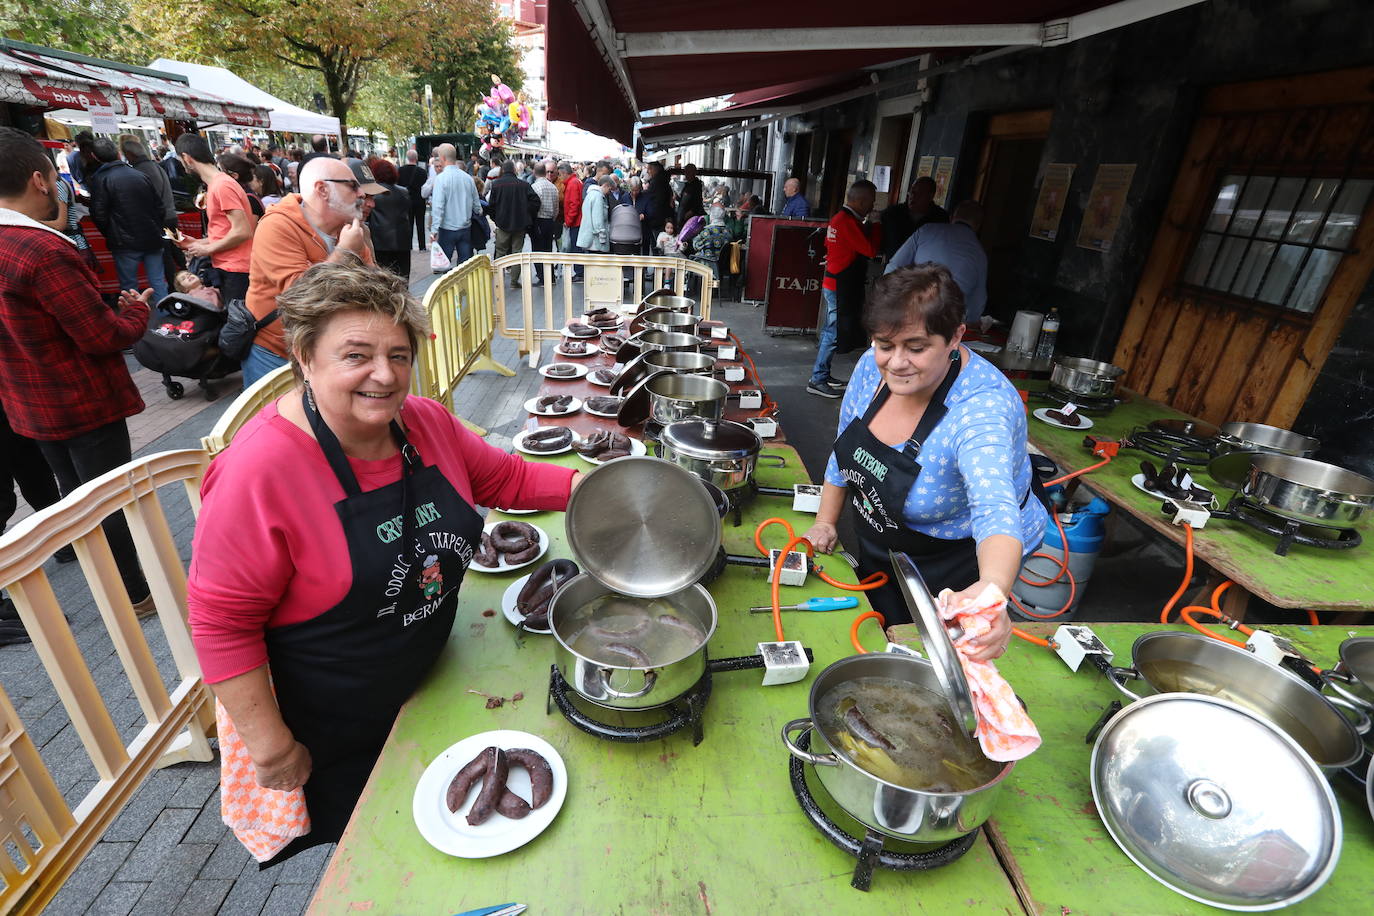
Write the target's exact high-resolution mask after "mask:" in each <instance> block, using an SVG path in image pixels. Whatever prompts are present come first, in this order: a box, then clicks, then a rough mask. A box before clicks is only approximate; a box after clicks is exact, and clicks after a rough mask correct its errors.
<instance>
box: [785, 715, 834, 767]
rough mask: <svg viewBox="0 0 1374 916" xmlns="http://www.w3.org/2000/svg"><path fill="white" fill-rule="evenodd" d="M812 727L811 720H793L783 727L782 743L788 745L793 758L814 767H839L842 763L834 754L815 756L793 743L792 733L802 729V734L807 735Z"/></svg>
mask: <svg viewBox="0 0 1374 916" xmlns="http://www.w3.org/2000/svg"><path fill="white" fill-rule="evenodd" d="M812 727H813V726H812V724H811V720H810V719H793V720H792V721H791V722H788V723H787V724H786V725H784V726H783V727H782V743H783V744H785V745H787V750H788V753H790V754H791V755H792V756H793V757H796V758H797V759H798V760H804V761H806V762H807V763H809V764H811V765H812V766H818V767H835V766H839V765H840V762H839V761H838V760H836V759H835V755H834V754H813V753H811V752H810V751H804V750H802V749H801V748H799V747H797V745H796V744H795V743H794V742H793V741H792V732H794V731H797V730H799V729H800V730H801V731H802V734H806V733H807V732H809V731H811V729H812Z"/></svg>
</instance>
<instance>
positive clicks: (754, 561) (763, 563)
mask: <svg viewBox="0 0 1374 916" xmlns="http://www.w3.org/2000/svg"><path fill="white" fill-rule="evenodd" d="M789 495H790V491H789ZM837 555H838V554H837ZM727 566H748V567H752V568H753V569H772V568H773V561H772V559H770V558H769V557H765V556H762V555H758V554H738V553H726V552H725V548H724V547H722V548H720V552H719V553H717V554H716V560H715V562H714V563H712V564H711V567H710V569H708V570H706V572H705V573H704V574H703V575H702V577H701V578H700V579H698V580H697V584H699V585H710V584H711V583H712V582H714V581H716V580H717V579H719V578H720V576H721V573H723V572H725V567H727ZM784 568H785V569H791V568H792V567H791V566H785V567H784ZM818 568H819V567H817V566H816V562H815V561H814V560H812V559H811V558H810V557H807V558H806V567H805V569H806V575H808V576H809V575H811V574H813V573H814V572H815V571H816V570H817V569H818ZM786 581H787V580H786V578H784V579H783V582H784V584H786Z"/></svg>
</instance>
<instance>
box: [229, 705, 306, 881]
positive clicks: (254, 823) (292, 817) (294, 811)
mask: <svg viewBox="0 0 1374 916" xmlns="http://www.w3.org/2000/svg"><path fill="white" fill-rule="evenodd" d="M215 724H216V726H218V728H219V810H220V818H221V819H222V820H223V821H224V823H225V824H226V825H228V827H229V829H230V830H233V831H234V836H236V837H238V841H239V842H240V843H242V844H243V845H244V848H245V849H247V850H248V851H249V852H250V853H252V855H253V858H254V859H257V860H258V861H259V862H266V861H267V860H268V859H270V858H272V857H273V856H275V855H276V854H277V853H279V852H281V851H282V850H283V849H284V848H286V845H287V844H288V843H290V842H291V841H292V840H294V839H295V838H296V837H298V836H304V835H305V834H307V833H309V832H310V813H309V812H308V811H306V810H305V790H303V789H292V790H291V791H290V792H283V791H282V790H280V789H268V788H266V787H264V786H260V785H258V777H257V770H256V769H255V768H254V767H253V759H252V758H251V757H249V756H248V747H247V745H245V744H244V743H243V739H242V738H240V737H239V733H238V730H237V729H236V728H234V722H233V720H232V719H230V718H229V713H227V712H225V710H224V707H223V706H222V705H220V702H219V701H218V700H216V701H215Z"/></svg>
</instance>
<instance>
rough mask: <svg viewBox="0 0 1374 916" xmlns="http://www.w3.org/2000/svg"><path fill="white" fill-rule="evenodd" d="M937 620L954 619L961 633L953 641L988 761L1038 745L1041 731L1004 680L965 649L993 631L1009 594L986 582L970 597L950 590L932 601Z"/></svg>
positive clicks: (1015, 757)
mask: <svg viewBox="0 0 1374 916" xmlns="http://www.w3.org/2000/svg"><path fill="white" fill-rule="evenodd" d="M936 604H937V606H938V607H939V610H940V618H941V619H942V620H944V621H945V622H946V623H954V624H956V625H957V626H958V627H960V628H961V629H962V630H963V631H964V634H963V635H962V636H960V637H959V638H958V639H957V640H955V643H954V649H955V651H956V652H958V653H959V662H960V663H961V664H962V665H963V666H964V677H965V678H966V679H967V680H968V686H969V690H970V691H971V692H972V693H973V709H974V712H976V713H977V714H978V731H977V736H978V743H979V744H980V745H982V748H983V754H984V755H985V756H986V757H987V758H988V759H989V760H997V761H1008V760H1020V759H1021V758H1022V757H1025V756H1028V755H1029V754H1030V753H1031V752H1032V751H1034V750H1035V749H1036V748H1037V747H1039V746H1040V732H1039V731H1037V730H1036V728H1035V723H1034V722H1032V721H1031V719H1030V716H1028V715H1026V711H1025V710H1024V709H1022V708H1021V704H1020V702H1019V701H1017V699H1016V694H1015V692H1013V691H1012V689H1011V685H1010V684H1008V683H1007V679H1006V678H1004V677H1002V675H1001V674H999V673H998V671H997V666H996V665H994V664H993V663H992V662H983V661H974V660H973V659H970V658H969V657H968V654H967V653H968V650H967V649H966V648H965V646H966V643H967V641H968V640H969V639H971V638H972V637H974V636H978V635H981V634H983V633H986V632H988V631H989V630H991V629H992V622H993V621H994V620H996V619H997V615H998V614H1000V613H1002V612H1003V609H1004V608H1005V607H1006V606H1007V596H1006V595H1004V594H1002V590H1001V589H1000V588H998V587H997V586H995V585H989V586H988V587H987V588H985V589H983V591H982V592H980V593H979V595H978V597H976V598H974V599H973V600H968V599H963V600H956V599H955V597H954V593H953V592H951V591H950V590H949V589H945V590H944V591H942V592H940V595H939V597H938V598H937V599H936Z"/></svg>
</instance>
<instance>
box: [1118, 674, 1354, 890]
mask: <svg viewBox="0 0 1374 916" xmlns="http://www.w3.org/2000/svg"><path fill="white" fill-rule="evenodd" d="M1091 778H1092V788H1093V801H1095V802H1096V803H1097V810H1098V813H1099V814H1100V815H1101V817H1102V821H1103V823H1104V824H1106V826H1107V831H1108V832H1109V833H1110V834H1111V835H1112V839H1114V840H1116V843H1117V845H1118V846H1120V847H1121V849H1122V850H1123V851H1124V852H1125V853H1126V855H1128V856H1130V857H1131V859H1132V860H1133V861H1134V862H1135V863H1136V864H1137V865H1139V866H1140V867H1141V868H1142V869H1144V870H1145V871H1146V872H1147V873H1148V874H1149V875H1150V876H1151V877H1152V878H1154V879H1155V880H1156V881H1158V882H1160V883H1161V884H1163V885H1165V886H1166V887H1168V888H1170V889H1172V890H1174V891H1177V892H1178V893H1180V894H1182V895H1183V896H1185V897H1189V898H1191V899H1193V900H1198V901H1201V902H1202V903H1206V904H1208V905H1210V906H1215V907H1220V908H1222V909H1227V910H1244V911H1252V912H1253V911H1259V910H1272V909H1277V908H1279V907H1283V906H1288V905H1290V904H1293V903H1296V902H1298V901H1299V900H1302V899H1303V898H1305V897H1307V896H1308V895H1310V894H1312V893H1313V892H1315V891H1316V890H1317V889H1318V888H1320V887H1321V886H1322V884H1324V883H1325V882H1326V879H1327V878H1328V877H1330V875H1331V872H1332V871H1333V870H1334V869H1335V867H1336V861H1337V859H1339V858H1340V851H1341V836H1342V829H1341V815H1340V810H1339V809H1338V808H1337V807H1336V797H1335V795H1333V794H1332V791H1331V786H1330V785H1329V784H1328V783H1327V781H1326V779H1325V778H1324V777H1323V776H1322V773H1321V770H1320V769H1319V768H1318V767H1317V765H1316V764H1315V763H1313V762H1312V759H1311V758H1310V757H1308V756H1307V755H1306V754H1305V753H1303V751H1302V749H1301V748H1299V747H1298V745H1297V743H1296V742H1295V741H1294V740H1293V739H1292V738H1290V737H1289V736H1288V735H1286V734H1284V733H1283V731H1281V730H1280V729H1278V728H1277V727H1275V726H1273V725H1271V724H1270V723H1269V722H1267V721H1266V720H1265V719H1263V718H1262V717H1260V716H1258V715H1256V714H1255V713H1252V712H1250V711H1249V710H1247V709H1245V708H1243V707H1241V706H1239V705H1237V704H1235V703H1232V702H1230V701H1228V700H1222V699H1219V698H1217V697H1205V696H1200V695H1197V694H1187V693H1162V694H1157V695H1155V696H1152V697H1148V698H1146V699H1144V700H1140V701H1138V702H1136V703H1132V704H1131V705H1130V706H1127V707H1126V708H1125V709H1123V710H1122V711H1121V712H1119V713H1117V714H1116V715H1115V716H1114V717H1113V718H1112V720H1111V721H1110V722H1108V723H1107V724H1106V726H1105V727H1104V728H1103V729H1102V732H1101V734H1099V735H1098V737H1097V743H1096V744H1095V745H1094V746H1093V754H1092V776H1091Z"/></svg>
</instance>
